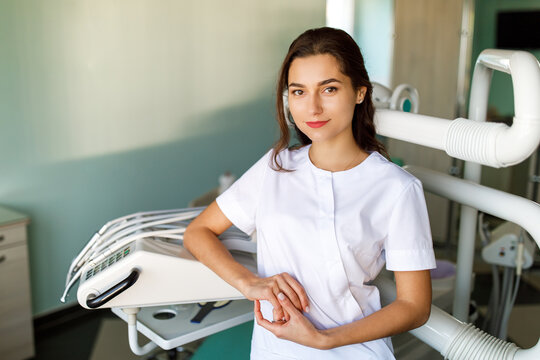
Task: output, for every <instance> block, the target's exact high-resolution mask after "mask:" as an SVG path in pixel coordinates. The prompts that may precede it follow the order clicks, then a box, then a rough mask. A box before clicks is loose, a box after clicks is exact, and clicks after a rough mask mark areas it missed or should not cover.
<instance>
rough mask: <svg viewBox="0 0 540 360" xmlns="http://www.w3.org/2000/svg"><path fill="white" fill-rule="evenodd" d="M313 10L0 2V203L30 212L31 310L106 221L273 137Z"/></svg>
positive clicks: (207, 184)
mask: <svg viewBox="0 0 540 360" xmlns="http://www.w3.org/2000/svg"><path fill="white" fill-rule="evenodd" d="M324 11H325V1H323V0H317V1H312V0H301V1H294V2H290V1H287V0H274V1H264V2H263V1H260V2H259V1H257V2H255V1H250V0H229V1H226V2H225V1H219V0H201V1H173V0H163V1H159V2H156V1H150V0H131V1H128V0H114V1H111V0H93V1H89V0H79V1H75V0H50V1H47V2H41V1H32V0H9V1H2V2H1V3H0V44H2V46H1V47H0V79H2V80H1V81H0V154H1V155H0V156H1V161H0V164H1V170H0V171H1V175H0V204H2V205H3V206H8V207H11V208H13V209H16V210H18V211H20V212H24V213H26V214H28V215H29V216H30V217H31V221H32V223H31V225H30V227H29V242H30V246H29V248H30V263H31V276H32V293H33V307H34V309H33V311H34V314H38V315H39V314H43V313H47V312H49V311H52V310H56V309H58V308H59V307H60V306H61V305H60V302H59V300H58V299H59V297H60V295H61V293H62V291H63V285H64V279H65V275H66V274H65V273H66V271H67V269H68V266H69V263H70V261H71V259H72V258H73V257H74V256H75V255H76V254H77V253H78V251H79V250H80V249H81V248H82V247H83V245H84V244H85V243H86V242H87V241H88V239H89V238H90V237H91V236H92V234H93V233H94V232H95V231H96V230H97V229H98V228H99V227H101V225H103V224H104V223H105V222H107V221H108V220H111V219H113V218H116V217H118V216H122V215H125V214H129V213H132V212H136V211H140V210H152V209H166V208H180V207H185V206H186V204H187V203H188V201H189V200H191V199H192V198H194V197H196V196H198V195H200V194H202V193H204V192H206V191H207V190H209V189H210V188H213V187H215V186H217V177H218V176H219V175H220V174H221V173H223V172H224V171H226V170H230V171H232V172H233V173H235V174H237V175H240V174H242V173H243V172H244V171H245V170H246V169H247V168H248V167H249V166H250V165H251V164H252V163H253V162H254V161H255V160H256V159H258V158H259V157H260V156H261V155H262V154H263V153H264V152H265V151H266V150H267V149H268V148H269V147H270V146H271V144H272V143H273V141H274V140H275V139H276V137H275V136H276V135H277V126H276V125H275V124H274V120H273V114H274V110H273V102H274V94H273V91H274V90H273V89H274V86H275V79H276V75H277V72H278V69H279V65H280V62H281V60H282V57H283V56H284V55H285V53H286V50H287V48H288V45H289V43H290V42H291V41H292V40H293V39H294V38H295V37H296V36H297V35H298V34H299V33H300V32H302V31H303V30H305V29H307V28H309V27H316V26H322V25H324V19H325V13H324ZM168 281H169V282H171V283H173V282H174V276H170V277H168ZM74 301H75V291H74V290H72V294H71V297H70V299H69V302H70V303H73V302H74Z"/></svg>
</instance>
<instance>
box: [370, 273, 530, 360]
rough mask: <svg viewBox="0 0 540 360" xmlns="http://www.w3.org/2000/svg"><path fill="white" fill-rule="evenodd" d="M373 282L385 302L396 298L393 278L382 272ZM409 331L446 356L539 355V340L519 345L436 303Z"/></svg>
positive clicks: (489, 359) (511, 359)
mask: <svg viewBox="0 0 540 360" xmlns="http://www.w3.org/2000/svg"><path fill="white" fill-rule="evenodd" d="M373 283H374V284H375V285H376V286H377V288H378V289H379V291H380V294H381V302H382V304H383V305H387V304H389V303H390V302H392V301H393V300H394V299H395V298H396V287H395V284H394V282H393V281H392V280H390V279H388V278H385V277H384V276H379V277H378V278H377V279H375V281H374V282H373ZM410 333H411V334H413V335H414V336H416V337H417V338H418V339H420V340H422V341H423V342H425V343H426V344H428V345H429V346H431V347H432V348H433V349H435V350H437V351H439V352H440V353H441V355H442V356H443V357H444V358H445V359H450V360H463V359H479V360H533V359H540V342H539V343H538V344H536V346H534V347H532V348H530V349H520V348H518V347H517V346H516V345H515V344H513V343H510V342H507V341H503V340H501V339H498V338H496V337H494V336H492V335H490V334H487V333H486V332H484V331H482V330H480V329H477V328H476V327H474V325H472V324H465V323H463V322H461V321H459V320H457V319H456V318H454V317H452V316H451V315H449V314H447V313H446V312H444V311H442V310H441V309H439V308H438V307H436V306H433V305H432V306H431V315H430V316H429V319H428V321H427V322H426V323H425V324H424V325H422V326H421V327H419V328H416V329H414V330H411V331H410Z"/></svg>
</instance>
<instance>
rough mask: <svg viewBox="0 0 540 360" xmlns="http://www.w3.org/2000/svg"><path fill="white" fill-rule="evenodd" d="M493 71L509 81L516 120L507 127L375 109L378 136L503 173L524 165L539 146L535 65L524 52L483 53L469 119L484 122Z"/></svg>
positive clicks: (539, 87) (539, 91) (539, 89)
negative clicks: (418, 146)
mask: <svg viewBox="0 0 540 360" xmlns="http://www.w3.org/2000/svg"><path fill="white" fill-rule="evenodd" d="M493 69H495V70H499V71H504V72H507V73H509V74H510V75H511V76H512V83H513V89H514V108H515V116H514V121H513V124H512V126H511V127H508V126H506V125H504V124H500V123H486V122H483V121H473V120H469V119H463V118H459V119H456V120H453V121H450V120H445V119H439V118H435V117H430V116H425V115H415V114H411V113H403V112H396V111H392V110H379V109H378V110H377V111H376V112H375V126H376V129H377V133H379V134H380V135H383V136H388V137H391V138H395V139H399V140H403V141H407V142H411V143H415V144H418V145H423V146H428V147H431V148H434V149H439V150H444V151H446V153H447V154H448V155H450V156H452V157H455V158H459V159H462V160H466V161H473V162H476V163H480V164H483V165H488V166H492V167H506V166H510V165H514V164H517V163H519V162H521V161H523V160H525V159H526V158H527V157H529V155H531V154H532V153H533V151H534V150H535V149H536V147H537V146H538V143H539V142H540V101H538V99H539V98H540V67H539V65H538V60H536V58H535V57H534V56H533V55H532V54H530V53H528V52H524V51H507V50H484V51H483V52H482V53H481V54H480V56H479V58H478V61H477V65H476V67H475V74H474V76H473V83H472V88H471V101H470V102H471V106H472V108H471V111H470V113H469V116H470V117H471V119H474V120H480V119H481V120H484V119H485V116H486V114H485V111H486V108H487V100H488V95H489V86H490V83H491V75H492V72H493Z"/></svg>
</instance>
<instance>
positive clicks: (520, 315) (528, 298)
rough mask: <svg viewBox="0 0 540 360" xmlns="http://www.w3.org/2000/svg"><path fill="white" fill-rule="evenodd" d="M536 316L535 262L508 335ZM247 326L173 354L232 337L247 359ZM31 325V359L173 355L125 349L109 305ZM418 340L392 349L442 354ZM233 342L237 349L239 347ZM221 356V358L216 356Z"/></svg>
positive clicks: (483, 287) (479, 290)
mask: <svg viewBox="0 0 540 360" xmlns="http://www.w3.org/2000/svg"><path fill="white" fill-rule="evenodd" d="M437 253H438V258H440V257H441V256H444V253H445V251H443V250H441V249H438V251H437ZM450 257H451V256H450ZM476 264H477V265H476V266H475V273H476V276H475V287H474V291H473V294H472V299H473V300H474V301H475V302H476V304H477V308H478V320H477V321H476V324H477V325H480V324H481V323H482V321H483V313H484V312H485V309H486V308H487V304H488V301H489V296H490V291H491V284H492V275H491V273H490V270H489V269H490V268H489V267H487V266H485V265H483V264H482V261H481V260H477V261H476ZM531 319H536V321H531ZM538 320H540V266H536V267H533V268H532V269H530V270H527V271H526V272H525V273H524V276H523V280H522V282H521V284H520V287H519V291H518V296H517V300H516V305H515V306H514V308H513V311H512V314H511V317H510V321H509V330H508V337H509V340H510V341H513V342H515V343H516V344H517V345H518V346H520V347H523V348H528V347H531V346H533V345H534V344H536V342H537V341H538V337H539V336H540V321H538ZM249 326H252V325H251V324H246V325H244V327H243V328H242V327H239V328H236V329H233V331H232V332H229V333H228V335H219V336H214V337H211V338H209V339H207V340H206V341H204V342H203V341H198V342H194V343H190V344H187V345H185V346H184V347H183V348H182V349H179V350H180V351H179V352H177V353H176V354H175V356H176V359H180V360H181V359H194V360H199V359H212V358H214V356H211V355H208V354H210V353H211V352H208V351H209V349H210V350H211V349H212V348H217V347H219V348H220V349H221V348H223V347H224V346H225V347H226V346H228V345H229V344H230V342H235V341H236V343H238V342H240V343H241V344H242V346H240V349H237V351H240V353H239V354H242V355H238V354H236V355H235V356H234V357H232V358H236V359H242V358H246V359H247V358H248V355H247V354H248V351H249V334H250V329H251V328H250V327H249ZM35 327H36V329H35V331H36V336H35V340H36V356H35V358H34V359H35V360H45V359H47V360H49V359H54V360H63V359H70V360H72V359H77V360H83V359H88V360H108V359H114V360H130V359H156V360H160V359H170V358H173V357H172V355H173V354H172V353H169V354H168V353H167V352H166V351H163V350H160V351H156V352H155V353H153V354H151V355H150V356H144V357H139V356H135V355H133V353H132V352H131V351H130V350H129V345H128V341H127V327H126V324H125V323H124V322H123V321H121V320H119V319H118V318H117V317H116V316H115V315H114V314H112V313H111V312H110V311H109V310H94V311H87V310H84V311H83V310H82V309H80V308H76V309H72V310H71V313H70V312H68V313H67V314H64V315H63V316H60V317H59V318H58V319H56V320H55V321H40V319H37V320H36V326H35ZM405 340H407V339H406V336H405V337H404V338H402V339H396V340H394V344H395V345H396V344H397V345H399V344H400V343H406V341H405ZM146 341H147V340H145V339H144V338H143V337H141V338H140V343H141V344H144V343H145V342H146ZM411 344H413V343H411ZM205 345H206V346H205ZM422 345H423V343H416V344H414V346H413V345H409V346H408V347H406V346H403V347H402V349H401V351H399V352H396V357H397V358H398V359H401V358H403V354H407V355H408V356H407V358H409V359H410V358H414V359H418V360H420V359H426V360H428V359H442V356H440V355H439V354H438V353H437V352H436V351H431V352H428V353H426V352H424V349H428V348H427V346H425V348H424V347H422ZM234 347H235V348H237V347H238V346H234ZM246 349H247V350H246ZM214 351H215V350H214ZM416 353H418V354H416ZM421 353H423V355H421ZM194 354H195V355H194ZM197 354H198V355H197ZM411 356H412V357H411ZM220 358H222V357H221V356H220Z"/></svg>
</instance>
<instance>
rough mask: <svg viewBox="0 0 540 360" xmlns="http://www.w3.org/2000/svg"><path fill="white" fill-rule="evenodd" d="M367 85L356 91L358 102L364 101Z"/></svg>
mask: <svg viewBox="0 0 540 360" xmlns="http://www.w3.org/2000/svg"><path fill="white" fill-rule="evenodd" d="M366 91H367V87H365V86H361V87H359V88H358V91H357V92H356V103H357V104H361V103H362V102H363V101H364V96H366Z"/></svg>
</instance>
